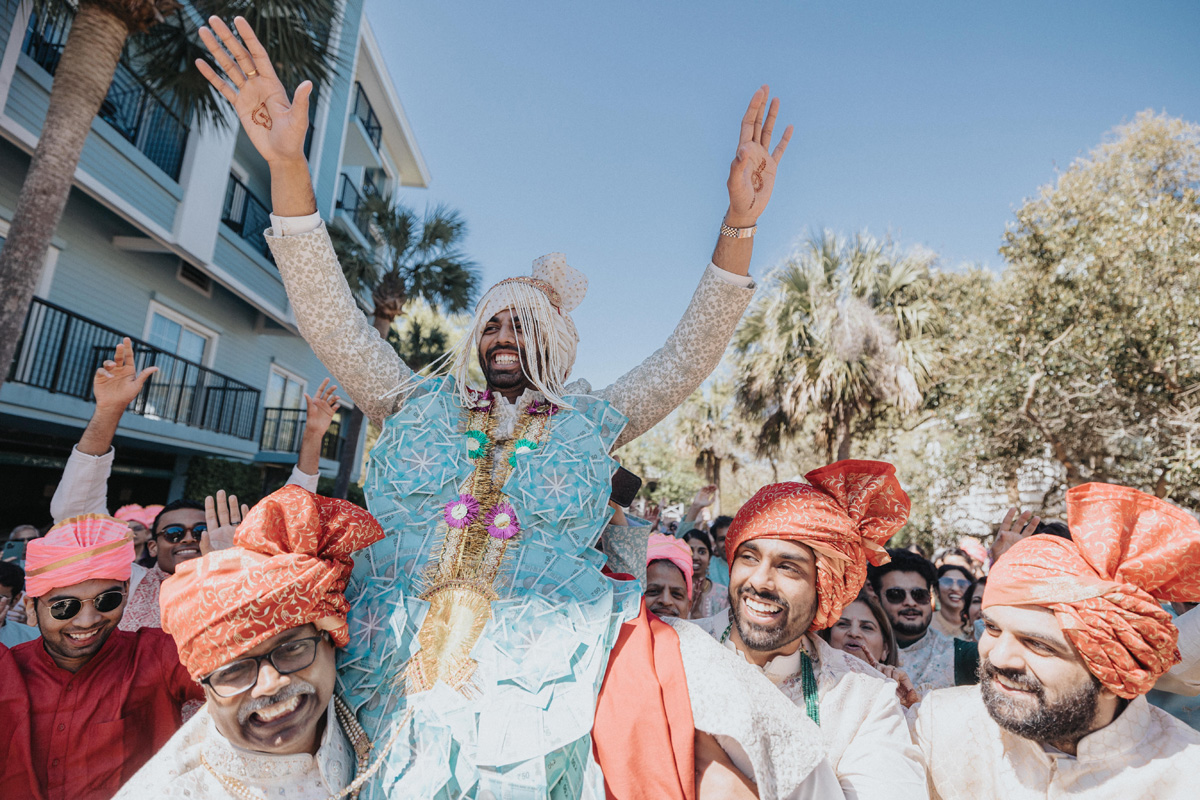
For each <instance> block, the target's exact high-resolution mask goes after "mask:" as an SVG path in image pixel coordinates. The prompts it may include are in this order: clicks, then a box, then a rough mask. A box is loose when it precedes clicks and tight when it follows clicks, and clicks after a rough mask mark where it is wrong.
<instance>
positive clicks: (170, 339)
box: [143, 303, 217, 366]
mask: <svg viewBox="0 0 1200 800" xmlns="http://www.w3.org/2000/svg"><path fill="white" fill-rule="evenodd" d="M143 338H144V339H145V340H146V342H147V344H149V345H151V346H152V347H157V348H158V349H159V350H164V351H166V352H168V353H171V354H173V355H177V356H179V357H180V358H183V359H187V360H188V361H192V362H194V363H196V364H202V365H204V366H209V365H211V364H212V360H213V355H214V351H215V350H216V345H217V333H216V332H215V331H213V330H211V329H209V328H206V327H204V326H203V325H201V324H200V323H198V322H196V321H195V320H192V319H188V318H187V317H185V316H183V315H182V314H180V313H178V312H176V311H172V310H171V309H169V308H167V307H166V306H162V305H159V304H158V303H151V304H150V317H149V319H148V320H147V321H146V332H145V334H144V335H143Z"/></svg>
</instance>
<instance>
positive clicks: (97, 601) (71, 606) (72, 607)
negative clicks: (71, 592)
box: [47, 589, 125, 620]
mask: <svg viewBox="0 0 1200 800" xmlns="http://www.w3.org/2000/svg"><path fill="white" fill-rule="evenodd" d="M124 600H125V590H124V589H109V590H108V591H107V592H101V593H100V594H98V595H96V596H95V597H89V598H88V599H86V600H80V599H79V598H77V597H64V598H63V599H62V600H55V601H54V602H53V603H50V604H49V605H48V606H47V607H48V608H49V609H50V616H52V617H54V618H55V619H59V620H62V619H70V618H71V617H73V616H75V615H76V614H78V613H79V612H80V611H81V610H82V609H83V604H84V603H91V604H92V607H93V608H95V609H96V611H98V612H100V613H101V614H107V613H108V612H110V611H116V610H117V609H118V608H120V606H121V603H122V602H123V601H124Z"/></svg>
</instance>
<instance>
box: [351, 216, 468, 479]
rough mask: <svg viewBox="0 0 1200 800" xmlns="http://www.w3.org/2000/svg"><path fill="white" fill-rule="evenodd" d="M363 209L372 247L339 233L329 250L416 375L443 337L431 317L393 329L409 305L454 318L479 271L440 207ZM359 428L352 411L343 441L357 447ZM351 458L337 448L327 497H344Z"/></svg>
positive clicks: (456, 222)
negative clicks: (334, 478) (333, 480)
mask: <svg viewBox="0 0 1200 800" xmlns="http://www.w3.org/2000/svg"><path fill="white" fill-rule="evenodd" d="M366 208H367V212H368V218H369V225H368V228H369V230H370V232H371V236H372V237H374V238H375V246H374V247H366V246H363V245H362V243H361V242H359V241H358V240H357V239H356V238H355V237H354V236H352V235H350V234H347V233H346V232H344V231H340V232H339V233H338V235H337V238H336V239H335V240H334V247H335V249H336V250H337V252H338V258H339V260H340V261H341V264H342V271H343V273H344V274H345V275H346V280H347V282H348V283H349V284H350V289H351V291H352V292H353V293H354V294H355V296H356V297H358V298H359V302H360V304H362V305H363V306H364V308H369V311H367V312H366V313H367V314H368V315H369V316H370V317H371V319H372V322H373V324H374V326H375V330H377V331H378V332H379V335H380V336H382V337H383V338H384V339H387V340H388V341H389V342H391V343H392V346H393V347H395V348H396V351H397V353H399V354H400V355H401V357H402V358H405V363H407V364H408V366H409V367H410V368H412V369H414V370H417V371H420V370H421V369H424V368H425V367H427V366H429V364H431V363H433V361H435V360H437V358H440V357H441V355H442V354H443V353H444V352H445V350H446V346H447V345H446V342H447V333H446V332H444V331H443V330H442V329H441V327H440V325H437V324H435V323H434V322H433V320H432V318H428V319H417V320H415V322H414V324H412V325H409V326H408V327H407V330H406V331H403V332H397V331H395V330H394V323H395V322H396V319H397V318H398V317H403V316H404V315H405V313H406V312H407V310H408V308H409V306H410V304H412V303H414V302H415V303H422V304H424V305H423V306H421V308H428V309H431V310H433V311H435V312H440V313H443V314H460V313H463V312H465V311H467V310H468V309H469V308H470V307H471V303H472V301H473V300H474V297H475V294H476V292H477V291H478V289H479V268H478V267H477V266H476V265H475V264H474V263H473V262H472V261H471V260H470V259H469V258H467V256H466V255H465V254H464V252H463V251H462V241H463V239H465V238H466V235H467V224H466V222H465V221H464V220H463V218H462V217H461V216H460V215H459V214H458V212H456V211H452V210H450V209H449V208H447V207H445V206H436V207H434V208H432V209H428V210H426V212H425V214H424V215H423V216H418V215H417V214H416V213H415V212H413V211H412V210H411V209H408V208H406V207H405V206H404V205H402V204H400V203H398V202H396V201H395V200H394V199H393V198H392V196H391V195H377V196H373V197H370V198H368V199H367V201H366ZM335 227H336V226H335ZM368 297H369V302H368V300H367V298H368ZM435 353H436V355H435ZM409 359H415V363H414V361H410V360H409ZM362 423H363V413H362V411H361V410H360V409H359V408H357V407H355V409H354V410H353V411H352V412H351V414H350V423H349V425H348V426H347V430H346V441H347V442H357V441H358V437H359V432H360V431H361V430H362ZM355 455H356V454H355V452H354V448H353V447H344V448H342V458H341V462H340V464H339V466H338V475H337V482H336V484H335V487H334V497H345V496H346V491H347V489H348V487H349V486H350V475H351V473H352V472H353V471H354V466H355Z"/></svg>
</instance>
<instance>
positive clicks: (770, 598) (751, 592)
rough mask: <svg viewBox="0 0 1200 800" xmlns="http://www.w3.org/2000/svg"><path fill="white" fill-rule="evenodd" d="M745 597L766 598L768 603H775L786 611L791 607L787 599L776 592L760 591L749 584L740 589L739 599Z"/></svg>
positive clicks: (753, 598)
mask: <svg viewBox="0 0 1200 800" xmlns="http://www.w3.org/2000/svg"><path fill="white" fill-rule="evenodd" d="M743 597H749V598H751V599H752V600H765V601H767V602H768V603H774V604H775V605H777V606H779V607H780V608H782V609H783V610H784V611H788V610H790V609H791V606H789V605H788V602H787V600H784V599H783V598H782V597H780V596H779V595H777V594H774V593H772V592H760V591H757V590H755V589H752V588H751V587H749V586H743V587H742V588H741V589H739V590H738V599H741V598H743Z"/></svg>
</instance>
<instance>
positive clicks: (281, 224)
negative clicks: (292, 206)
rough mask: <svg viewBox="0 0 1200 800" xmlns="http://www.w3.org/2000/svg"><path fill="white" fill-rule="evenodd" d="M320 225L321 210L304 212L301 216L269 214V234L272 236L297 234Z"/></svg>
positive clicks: (313, 229) (309, 230) (307, 231)
mask: <svg viewBox="0 0 1200 800" xmlns="http://www.w3.org/2000/svg"><path fill="white" fill-rule="evenodd" d="M319 227H321V212H319V211H318V212H315V213H312V214H306V215H304V216H303V217H277V216H275V215H274V214H272V215H271V234H272V235H273V236H276V237H278V236H299V235H300V234H302V233H309V232H311V231H315V230H316V229H317V228H319Z"/></svg>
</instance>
